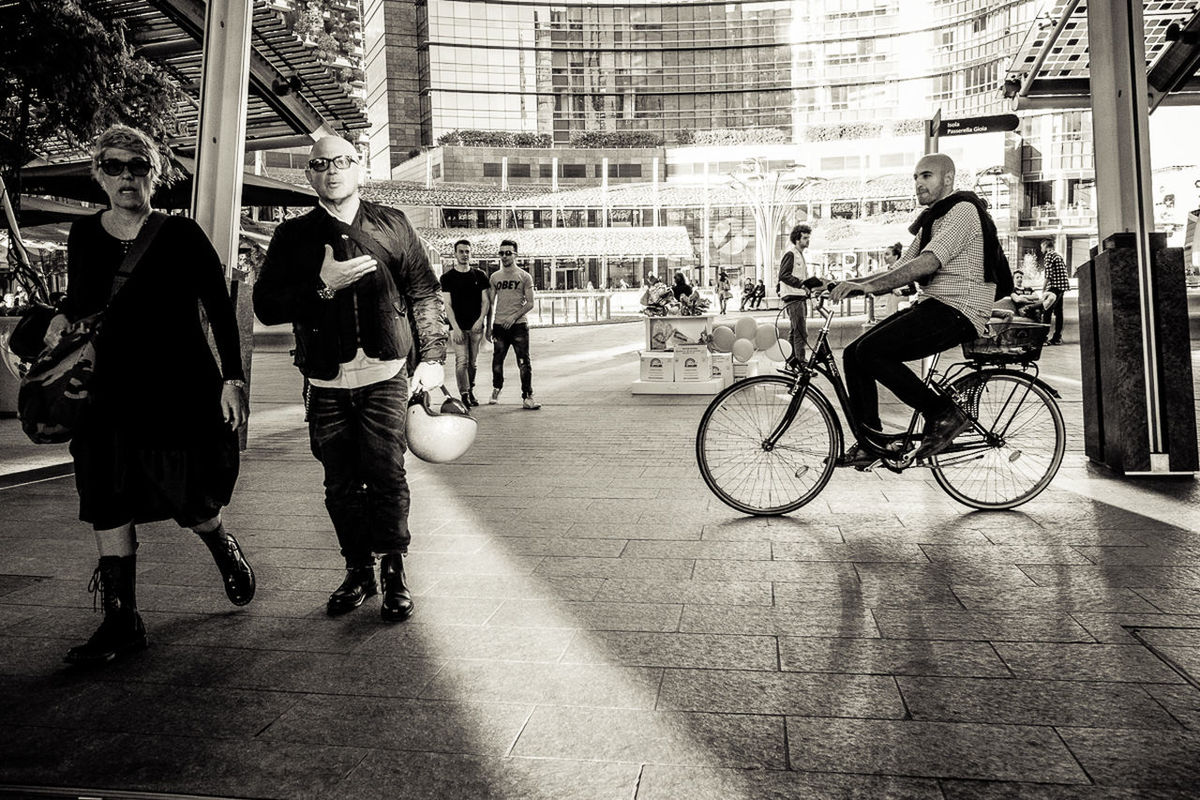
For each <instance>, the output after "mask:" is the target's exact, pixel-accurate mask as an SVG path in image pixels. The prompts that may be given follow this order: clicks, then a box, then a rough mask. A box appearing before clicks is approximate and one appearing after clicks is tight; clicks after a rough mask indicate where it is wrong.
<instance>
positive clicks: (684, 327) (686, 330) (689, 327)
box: [646, 317, 713, 350]
mask: <svg viewBox="0 0 1200 800" xmlns="http://www.w3.org/2000/svg"><path fill="white" fill-rule="evenodd" d="M712 320H713V318H712V317H646V349H647V350H670V349H672V348H674V347H675V346H676V345H680V344H697V343H699V342H700V341H702V340H707V338H708V336H709V335H710V334H711V333H712Z"/></svg>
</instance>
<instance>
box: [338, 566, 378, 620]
mask: <svg viewBox="0 0 1200 800" xmlns="http://www.w3.org/2000/svg"><path fill="white" fill-rule="evenodd" d="M377 594H379V584H377V583H375V567H373V566H371V567H354V568H351V569H348V570H346V579H345V580H344V581H342V585H341V586H339V587H338V588H337V589H335V590H334V592H333V594H331V595H329V602H328V603H326V604H325V612H326V613H327V614H329V616H331V617H336V616H339V615H341V614H345V613H347V612H349V611H353V610H354V609H356V608H358V607H359V606H361V605H362V604H363V601H364V600H366V599H367V598H368V597H374V596H375V595H377Z"/></svg>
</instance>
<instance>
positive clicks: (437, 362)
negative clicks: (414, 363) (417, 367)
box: [421, 356, 446, 367]
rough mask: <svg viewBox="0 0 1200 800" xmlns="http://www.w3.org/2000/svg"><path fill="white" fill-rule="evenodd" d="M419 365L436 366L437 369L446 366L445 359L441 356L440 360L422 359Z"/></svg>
mask: <svg viewBox="0 0 1200 800" xmlns="http://www.w3.org/2000/svg"><path fill="white" fill-rule="evenodd" d="M421 363H422V364H437V365H438V366H439V367H444V366H446V357H445V356H442V357H441V358H422V359H421Z"/></svg>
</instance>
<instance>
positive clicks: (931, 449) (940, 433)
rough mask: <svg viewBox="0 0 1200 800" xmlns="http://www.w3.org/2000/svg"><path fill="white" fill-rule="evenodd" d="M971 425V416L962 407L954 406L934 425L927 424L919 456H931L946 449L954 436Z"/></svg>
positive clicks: (918, 452)
mask: <svg viewBox="0 0 1200 800" xmlns="http://www.w3.org/2000/svg"><path fill="white" fill-rule="evenodd" d="M969 427H971V418H970V417H968V416H967V415H966V412H964V411H963V410H962V409H961V408H959V407H958V406H954V407H953V408H951V409H950V410H949V411H947V412H946V413H945V414H943V415H942V416H941V417H938V418H937V419H936V420H935V421H934V423H933V424H932V425H929V426H926V428H925V437H924V439H923V441H922V442H921V449H920V450H918V451H917V457H918V458H929V457H930V456H935V455H937V454H938V453H940V452H942V451H943V450H945V449H946V448H947V447H948V446H949V445H950V443H951V442H953V441H954V437H956V436H958V435H959V434H960V433H962V432H963V431H965V430H966V429H967V428H969Z"/></svg>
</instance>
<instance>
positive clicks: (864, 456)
mask: <svg viewBox="0 0 1200 800" xmlns="http://www.w3.org/2000/svg"><path fill="white" fill-rule="evenodd" d="M878 460H879V456H877V455H874V454H872V453H868V452H867V451H866V450H864V449H863V448H862V447H861V446H859V445H858V444H857V443H855V444H852V445H850V449H849V450H847V451H846V452H845V453H843V454H842V455H840V456H838V459H837V461H836V462H834V466H837V467H854V468H855V469H857V470H864V469H866V468H867V467H869V466H871V465H872V464H874V463H875V462H876V461H878Z"/></svg>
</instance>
